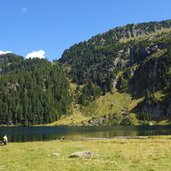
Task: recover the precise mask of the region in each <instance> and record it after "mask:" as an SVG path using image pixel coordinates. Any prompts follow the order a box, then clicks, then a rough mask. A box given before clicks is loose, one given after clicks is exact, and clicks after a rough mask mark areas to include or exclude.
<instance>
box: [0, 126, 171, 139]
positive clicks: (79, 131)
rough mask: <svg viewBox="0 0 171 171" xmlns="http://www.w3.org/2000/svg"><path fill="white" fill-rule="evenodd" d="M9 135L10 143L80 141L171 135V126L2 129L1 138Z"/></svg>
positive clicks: (0, 131) (0, 130)
mask: <svg viewBox="0 0 171 171" xmlns="http://www.w3.org/2000/svg"><path fill="white" fill-rule="evenodd" d="M5 134H7V135H8V138H9V141H10V142H26V141H44V140H55V139H60V138H61V137H62V136H65V139H72V140H78V139H82V138H114V137H116V136H150V135H171V126H113V127H67V126H57V127H0V138H1V137H3V136H4V135H5Z"/></svg>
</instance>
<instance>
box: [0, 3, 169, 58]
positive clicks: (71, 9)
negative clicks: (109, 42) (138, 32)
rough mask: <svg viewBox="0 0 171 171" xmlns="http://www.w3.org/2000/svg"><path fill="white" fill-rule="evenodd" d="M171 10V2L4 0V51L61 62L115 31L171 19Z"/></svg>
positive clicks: (0, 30)
mask: <svg viewBox="0 0 171 171" xmlns="http://www.w3.org/2000/svg"><path fill="white" fill-rule="evenodd" d="M170 8H171V1H170V0H0V23H1V26H0V51H12V52H13V53H16V54H19V55H22V56H26V55H27V54H28V53H30V52H33V51H39V50H43V51H45V54H41V55H45V56H46V58H48V59H49V60H53V59H57V58H59V57H61V55H62V53H63V51H64V50H65V49H67V48H69V47H70V46H72V45H73V44H75V43H79V42H80V41H84V40H88V39H89V38H91V37H92V36H94V35H96V34H98V33H102V32H105V31H108V30H109V29H111V28H114V27H117V26H122V25H125V24H128V23H140V22H146V21H160V20H165V19H171V10H170ZM41 52H42V51H41ZM34 53H36V52H34Z"/></svg>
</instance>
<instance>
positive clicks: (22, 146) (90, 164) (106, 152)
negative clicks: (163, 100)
mask: <svg viewBox="0 0 171 171" xmlns="http://www.w3.org/2000/svg"><path fill="white" fill-rule="evenodd" d="M170 138H171V137H153V138H149V139H141V140H140V139H114V140H87V141H67V140H66V141H47V142H27V143H9V145H7V146H0V156H1V160H0V170H4V171H5V170H7V171H30V170H31V171H39V170H40V171H56V170H60V171H65V170H66V171H68V170H71V171H84V170H85V171H89V170H92V171H96V170H97V171H99V170H100V171H106V170H124V171H128V170H133V171H134V170H135V171H136V170H137V171H141V170H142V171H144V170H149V171H150V170H154V171H161V170H164V171H167V170H168V171H169V170H170V168H171V153H170V151H171V139H170ZM85 150H86V151H87V150H89V151H92V152H94V153H95V156H94V157H92V158H69V155H70V154H71V153H73V152H75V151H85ZM54 153H59V154H60V156H58V157H57V156H55V155H53V154H54Z"/></svg>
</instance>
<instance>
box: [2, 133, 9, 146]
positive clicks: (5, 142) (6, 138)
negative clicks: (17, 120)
mask: <svg viewBox="0 0 171 171" xmlns="http://www.w3.org/2000/svg"><path fill="white" fill-rule="evenodd" d="M3 142H4V145H7V143H8V137H7V135H5V136H4V137H3Z"/></svg>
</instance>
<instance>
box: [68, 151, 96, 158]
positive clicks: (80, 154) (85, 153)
mask: <svg viewBox="0 0 171 171" xmlns="http://www.w3.org/2000/svg"><path fill="white" fill-rule="evenodd" d="M93 156H94V153H92V152H90V151H77V152H74V153H72V154H71V155H70V156H69V157H71V158H72V157H93Z"/></svg>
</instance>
